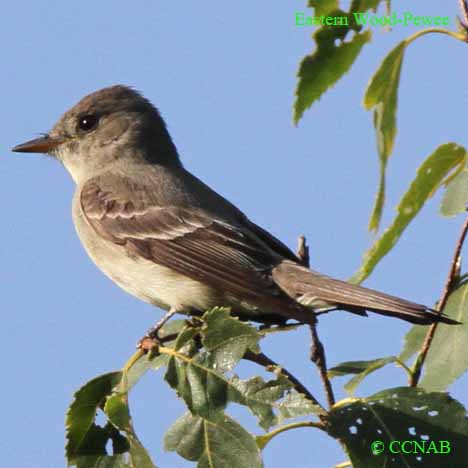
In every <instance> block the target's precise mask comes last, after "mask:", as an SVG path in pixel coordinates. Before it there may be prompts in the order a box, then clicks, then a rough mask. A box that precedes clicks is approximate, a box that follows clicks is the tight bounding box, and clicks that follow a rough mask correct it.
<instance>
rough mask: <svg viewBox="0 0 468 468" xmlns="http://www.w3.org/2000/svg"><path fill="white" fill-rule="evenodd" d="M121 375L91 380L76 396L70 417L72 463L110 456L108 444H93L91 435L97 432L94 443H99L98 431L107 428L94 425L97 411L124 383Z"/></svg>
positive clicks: (114, 374)
mask: <svg viewBox="0 0 468 468" xmlns="http://www.w3.org/2000/svg"><path fill="white" fill-rule="evenodd" d="M121 376H122V374H121V372H110V373H108V374H104V375H101V376H99V377H96V378H95V379H93V380H90V381H89V382H88V383H86V384H85V385H83V387H81V388H80V389H79V390H78V391H77V392H76V393H75V395H74V399H73V402H72V404H71V405H70V407H69V409H68V412H67V417H66V432H67V445H66V455H67V459H68V460H69V462H73V460H74V459H75V458H76V457H77V456H81V455H106V454H107V452H106V450H105V444H104V447H103V446H102V444H98V445H94V446H93V445H92V444H90V442H89V440H90V439H89V435H90V434H91V432H92V431H93V433H92V437H91V440H95V441H98V440H99V438H98V437H97V435H98V434H97V432H98V431H99V430H103V428H99V429H97V428H98V427H99V426H96V425H95V424H94V420H95V417H96V411H97V410H98V408H99V406H100V405H101V404H103V403H104V401H105V399H106V398H107V396H108V395H110V394H111V393H112V389H113V388H114V387H115V386H116V385H117V384H118V383H119V382H120V379H121ZM106 441H107V439H106Z"/></svg>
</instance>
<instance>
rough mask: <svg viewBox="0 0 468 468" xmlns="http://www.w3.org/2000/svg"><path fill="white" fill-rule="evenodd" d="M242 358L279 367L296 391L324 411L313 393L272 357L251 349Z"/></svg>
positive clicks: (265, 365)
mask: <svg viewBox="0 0 468 468" xmlns="http://www.w3.org/2000/svg"><path fill="white" fill-rule="evenodd" d="M243 359H246V360H247V361H251V362H255V364H259V365H260V366H263V367H268V366H272V367H276V368H278V369H280V372H281V374H283V375H284V376H285V377H286V378H287V379H288V380H289V381H290V382H291V383H292V384H293V386H294V388H295V390H296V391H298V392H299V393H302V394H303V395H305V396H306V397H307V398H308V399H309V400H310V401H311V402H312V403H314V405H317V406H319V407H320V408H322V409H323V410H324V411H325V408H324V407H323V406H322V405H321V404H320V403H319V401H318V400H317V398H315V397H314V395H312V393H310V392H309V390H308V389H307V388H306V387H305V386H304V384H302V383H301V382H300V381H299V380H298V379H297V378H296V377H294V375H292V374H291V373H290V372H289V371H288V370H287V369H285V368H284V367H282V366H280V365H279V364H278V363H276V362H275V361H273V359H270V358H269V357H268V356H266V355H265V354H263V353H258V354H255V353H253V352H252V351H247V352H246V353H245V354H244V357H243Z"/></svg>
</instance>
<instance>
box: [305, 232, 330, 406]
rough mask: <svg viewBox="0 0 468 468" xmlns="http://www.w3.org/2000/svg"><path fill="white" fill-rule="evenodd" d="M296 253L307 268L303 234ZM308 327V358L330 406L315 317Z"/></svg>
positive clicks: (306, 253) (325, 366) (325, 363)
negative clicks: (319, 379) (315, 370)
mask: <svg viewBox="0 0 468 468" xmlns="http://www.w3.org/2000/svg"><path fill="white" fill-rule="evenodd" d="M296 255H297V258H298V259H299V261H300V262H301V264H302V265H304V266H306V267H307V268H309V267H310V257H309V247H308V245H307V242H306V239H305V237H304V236H303V235H301V236H299V240H298V243H297V254H296ZM309 328H310V335H311V337H312V344H311V347H310V360H311V361H312V362H313V363H314V364H315V365H316V366H317V368H318V370H319V374H320V378H321V379H322V383H323V387H324V389H325V394H326V396H327V402H328V406H329V407H330V408H331V407H332V406H333V405H334V404H335V395H334V394H333V388H332V386H331V383H330V379H329V378H328V373H327V360H326V358H325V348H324V347H323V344H322V342H321V341H320V338H319V336H318V332H317V319H315V321H314V322H313V323H310V324H309Z"/></svg>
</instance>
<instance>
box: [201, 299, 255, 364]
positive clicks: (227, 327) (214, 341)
mask: <svg viewBox="0 0 468 468" xmlns="http://www.w3.org/2000/svg"><path fill="white" fill-rule="evenodd" d="M203 321H204V326H203V327H202V330H201V336H202V343H203V346H204V347H205V349H206V350H207V351H209V353H210V355H211V358H212V360H213V365H215V366H216V370H217V371H219V372H228V371H230V370H231V369H232V368H233V367H234V366H235V364H237V362H238V361H239V360H240V359H242V357H243V356H244V354H245V353H246V351H247V350H251V351H252V352H254V353H258V351H259V348H258V342H259V341H260V339H261V338H262V335H261V334H260V333H258V331H257V330H256V328H254V327H252V326H251V325H249V324H248V323H245V322H241V321H240V320H239V319H238V318H235V317H231V315H230V313H229V309H224V308H219V307H216V308H214V309H212V310H210V311H209V312H206V313H205V314H204V315H203Z"/></svg>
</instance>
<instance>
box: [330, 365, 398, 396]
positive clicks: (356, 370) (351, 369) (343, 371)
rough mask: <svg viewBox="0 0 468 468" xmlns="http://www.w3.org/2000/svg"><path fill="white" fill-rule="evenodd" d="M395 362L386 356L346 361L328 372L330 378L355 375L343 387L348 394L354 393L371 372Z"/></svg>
mask: <svg viewBox="0 0 468 468" xmlns="http://www.w3.org/2000/svg"><path fill="white" fill-rule="evenodd" d="M395 361H396V357H395V356H388V357H384V358H379V359H372V360H370V361H347V362H342V363H341V364H338V365H337V366H335V367H332V368H331V369H329V370H328V376H329V377H330V378H333V377H337V376H343V375H348V374H356V376H355V377H353V378H352V379H351V380H350V381H349V382H348V383H347V384H346V385H345V386H344V389H345V390H346V391H347V392H348V393H354V391H355V390H356V388H357V386H358V385H359V384H360V383H361V382H362V381H363V380H364V378H365V377H367V376H368V375H369V374H371V373H372V372H375V371H376V370H378V369H381V368H382V367H384V366H386V365H387V364H390V363H392V362H395Z"/></svg>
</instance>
